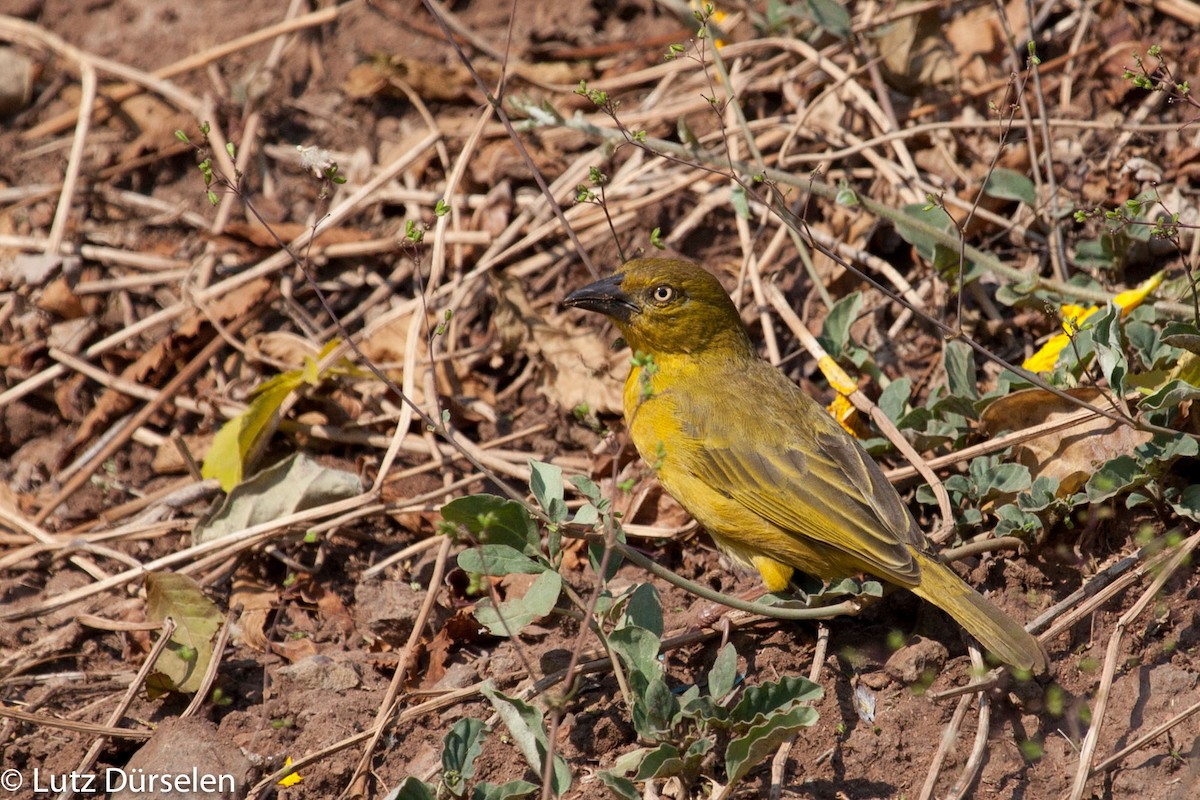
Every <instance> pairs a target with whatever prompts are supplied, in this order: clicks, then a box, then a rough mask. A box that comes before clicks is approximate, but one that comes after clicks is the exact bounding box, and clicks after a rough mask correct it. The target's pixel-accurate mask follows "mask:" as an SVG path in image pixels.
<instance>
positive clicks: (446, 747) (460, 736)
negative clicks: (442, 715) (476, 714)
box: [442, 717, 488, 796]
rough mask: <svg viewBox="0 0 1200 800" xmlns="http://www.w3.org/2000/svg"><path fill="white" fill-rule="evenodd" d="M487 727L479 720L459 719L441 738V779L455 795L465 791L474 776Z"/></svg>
mask: <svg viewBox="0 0 1200 800" xmlns="http://www.w3.org/2000/svg"><path fill="white" fill-rule="evenodd" d="M487 732H488V727H487V725H486V724H485V723H484V722H482V721H481V720H477V719H471V718H469V717H468V718H466V719H460V720H459V721H458V722H456V723H454V726H453V727H451V728H450V730H449V732H448V733H447V734H446V736H445V737H444V738H443V739H442V781H443V782H444V783H445V784H446V788H448V789H449V790H450V791H451V792H452V793H454V794H455V795H459V796H461V795H462V794H463V792H465V791H466V788H467V781H469V780H471V778H473V777H475V759H477V758H478V757H479V754H480V753H482V752H483V739H484V737H485V736H486V735H487Z"/></svg>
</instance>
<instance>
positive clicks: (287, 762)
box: [279, 756, 304, 787]
mask: <svg viewBox="0 0 1200 800" xmlns="http://www.w3.org/2000/svg"><path fill="white" fill-rule="evenodd" d="M283 765H284V766H285V767H290V766H291V765H292V757H291V756H288V757H287V758H285V759H284V761H283ZM302 780H304V778H301V777H300V773H299V772H293V773H292V774H291V775H287V776H285V777H283V778H281V779H280V781H279V785H280V786H284V787H287V786H295V785H296V784H297V783H299V782H300V781H302Z"/></svg>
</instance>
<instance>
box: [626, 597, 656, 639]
mask: <svg viewBox="0 0 1200 800" xmlns="http://www.w3.org/2000/svg"><path fill="white" fill-rule="evenodd" d="M624 625H635V626H637V627H639V628H644V629H645V630H648V631H650V632H651V633H652V634H654V636H655V637H657V638H662V634H663V614H662V601H661V600H659V598H658V590H657V589H655V588H654V585H653V584H649V583H640V584H638V585H637V586H635V587H634V589H633V591H632V592H631V593H630V594H629V599H628V600H626V601H625V615H624V619H623V620H622V627H623V626H624Z"/></svg>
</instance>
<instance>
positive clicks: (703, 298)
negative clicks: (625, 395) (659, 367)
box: [563, 258, 753, 356]
mask: <svg viewBox="0 0 1200 800" xmlns="http://www.w3.org/2000/svg"><path fill="white" fill-rule="evenodd" d="M563 302H564V303H565V304H566V305H569V306H575V307H577V308H583V309H587V310H589V311H598V312H600V313H601V314H604V315H606V316H608V317H609V318H610V319H612V321H613V322H614V323H615V324H616V326H617V328H618V329H620V331H621V335H622V336H623V337H624V339H625V341H626V342H627V343H628V344H629V347H630V349H631V350H633V351H634V352H639V351H640V352H643V353H648V354H650V355H657V354H670V353H698V352H704V351H712V350H714V349H716V350H718V351H723V352H726V353H727V354H729V355H736V356H744V355H750V354H752V353H753V348H752V347H751V344H750V339H749V337H748V336H747V335H746V331H745V329H744V328H743V327H742V320H741V318H740V317H739V316H738V312H737V308H736V307H735V306H734V305H733V301H732V300H730V299H729V295H728V294H726V293H725V289H724V288H723V287H722V286H721V283H720V282H719V281H718V280H717V279H716V278H715V277H713V275H712V274H710V273H709V272H708V271H707V270H705V269H703V268H702V267H700V266H698V265H696V264H693V263H691V262H690V261H681V260H679V259H671V258H638V259H634V260H633V261H629V262H627V263H626V264H625V265H624V266H623V267H622V268H621V271H620V272H617V273H616V274H614V275H612V276H610V277H608V278H604V279H602V280H599V281H597V282H595V283H593V284H590V285H588V286H585V287H583V288H582V289H576V290H575V291H574V292H571V294H569V295H567V297H566V298H565V299H564V300H563Z"/></svg>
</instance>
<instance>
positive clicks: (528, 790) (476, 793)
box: [471, 780, 538, 800]
mask: <svg viewBox="0 0 1200 800" xmlns="http://www.w3.org/2000/svg"><path fill="white" fill-rule="evenodd" d="M537 790H538V787H537V786H535V785H533V784H532V783H530V782H529V781H522V780H516V781H509V782H508V783H502V784H500V785H499V786H497V785H495V784H492V783H488V782H487V781H480V782H479V783H478V784H476V785H475V789H474V790H473V791H472V792H471V800H512V798H517V797H528V796H529V795H531V794H533V793H535V792H536V791H537Z"/></svg>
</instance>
